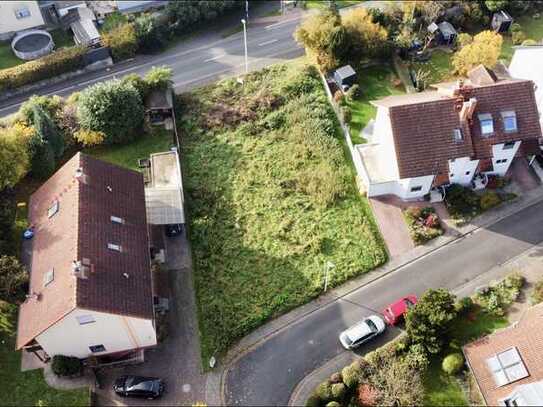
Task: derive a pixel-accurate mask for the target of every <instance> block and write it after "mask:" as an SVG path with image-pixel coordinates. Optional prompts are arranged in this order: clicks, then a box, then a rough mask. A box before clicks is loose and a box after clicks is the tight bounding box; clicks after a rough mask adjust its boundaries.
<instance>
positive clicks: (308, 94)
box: [179, 61, 386, 364]
mask: <svg viewBox="0 0 543 407" xmlns="http://www.w3.org/2000/svg"><path fill="white" fill-rule="evenodd" d="M300 92H301V93H302V94H304V96H301V95H300V94H299V93H300ZM181 104H182V105H183V106H184V112H185V114H184V115H183V117H182V118H180V120H179V123H180V124H181V126H182V127H183V129H182V134H183V135H184V136H183V138H182V157H183V159H182V162H183V174H184V178H185V180H184V181H185V194H186V196H185V198H186V203H187V211H188V214H189V216H188V217H189V219H190V224H189V228H188V230H189V238H190V240H191V245H192V252H193V261H194V278H195V286H196V292H197V302H198V314H199V324H200V338H201V343H202V356H203V360H204V361H206V364H207V360H208V358H209V357H210V356H211V355H214V354H217V355H220V354H221V353H223V352H224V351H226V350H227V349H228V347H229V346H230V345H231V344H232V343H233V342H234V341H235V340H237V339H239V338H240V337H242V336H243V335H245V334H247V333H249V332H250V331H251V330H253V329H254V328H256V327H258V326H259V325H262V324H263V323H264V322H266V321H267V320H269V319H270V318H272V317H274V316H277V315H279V314H282V313H284V312H285V311H288V310H289V309H292V308H294V307H296V306H299V305H301V304H304V303H306V302H307V301H309V300H310V299H312V298H314V297H316V296H318V295H319V294H320V293H322V290H323V270H324V266H325V264H326V262H327V261H331V262H332V263H333V264H334V265H335V267H334V268H333V269H332V270H331V273H330V286H337V285H339V284H341V283H343V282H344V281H346V280H347V279H349V278H351V277H354V276H356V275H360V274H362V273H365V272H367V271H369V270H371V269H373V268H375V267H377V266H378V265H380V264H382V263H383V262H384V261H385V260H386V252H385V250H384V247H383V243H382V241H381V238H380V237H379V235H378V232H377V229H376V226H375V223H374V221H373V218H372V215H371V211H370V210H369V207H368V203H367V201H366V200H365V199H364V198H362V197H361V196H360V194H359V193H358V192H357V190H356V187H355V183H354V174H353V172H352V169H351V166H350V164H349V161H348V160H349V159H348V158H347V157H346V156H345V153H344V150H343V144H342V137H341V134H340V133H339V132H337V131H336V128H337V127H336V125H337V123H336V119H335V115H334V113H333V111H332V109H331V107H330V105H329V104H328V101H327V98H326V95H325V93H324V89H323V88H322V84H321V82H320V79H319V77H318V76H317V74H316V72H315V71H314V70H308V69H307V68H305V67H303V66H301V64H300V62H298V61H296V62H294V63H289V64H286V65H276V66H274V67H272V68H268V69H265V70H262V71H259V72H256V73H253V74H250V75H249V77H247V78H246V79H245V83H244V84H243V86H241V85H239V84H237V83H236V80H235V79H229V80H224V81H221V82H219V83H218V84H215V85H211V86H207V87H204V88H201V89H198V90H196V91H194V92H192V93H191V94H186V95H183V97H182V101H181Z"/></svg>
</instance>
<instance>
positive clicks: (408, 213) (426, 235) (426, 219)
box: [403, 206, 443, 244]
mask: <svg viewBox="0 0 543 407" xmlns="http://www.w3.org/2000/svg"><path fill="white" fill-rule="evenodd" d="M403 214H404V218H405V221H406V223H407V226H408V228H409V233H410V235H411V238H412V239H413V241H414V242H415V244H424V243H426V242H428V241H429V240H432V239H434V238H436V237H438V236H441V235H442V234H443V230H442V229H441V224H440V222H439V217H438V216H437V215H436V213H435V209H434V208H432V207H430V206H429V207H425V208H418V207H413V206H412V207H409V208H407V209H406V210H405V211H404V212H403Z"/></svg>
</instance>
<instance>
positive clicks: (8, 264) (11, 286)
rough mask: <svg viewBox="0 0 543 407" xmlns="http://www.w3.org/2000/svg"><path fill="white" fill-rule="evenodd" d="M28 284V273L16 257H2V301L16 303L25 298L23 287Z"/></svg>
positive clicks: (0, 293) (0, 282)
mask: <svg viewBox="0 0 543 407" xmlns="http://www.w3.org/2000/svg"><path fill="white" fill-rule="evenodd" d="M27 282H28V273H27V272H26V269H25V267H24V266H23V265H22V264H21V263H19V260H17V258H16V257H13V256H0V300H2V301H6V302H15V301H16V300H18V299H19V298H21V297H23V298H24V290H23V286H24V285H25V284H26V283H27Z"/></svg>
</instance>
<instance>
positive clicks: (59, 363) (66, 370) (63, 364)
mask: <svg viewBox="0 0 543 407" xmlns="http://www.w3.org/2000/svg"><path fill="white" fill-rule="evenodd" d="M51 368H52V369H53V373H55V374H56V375H57V376H74V375H77V374H80V373H81V370H82V368H83V366H82V364H81V360H79V359H78V358H76V357H72V356H64V355H55V356H53V363H52V365H51Z"/></svg>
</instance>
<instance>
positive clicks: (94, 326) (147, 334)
mask: <svg viewBox="0 0 543 407" xmlns="http://www.w3.org/2000/svg"><path fill="white" fill-rule="evenodd" d="M83 315H90V316H92V317H93V318H94V320H95V322H92V323H88V324H84V325H80V324H79V322H78V320H77V317H78V316H83ZM36 341H37V342H38V343H39V344H40V345H41V347H42V348H43V349H44V350H45V352H47V354H48V355H49V356H51V357H52V356H54V355H66V356H76V357H78V358H86V357H89V356H91V355H95V356H99V355H103V354H108V353H113V352H120V351H125V350H130V349H136V348H143V347H147V346H153V345H156V333H155V329H154V327H153V323H152V321H151V320H148V319H141V318H131V317H123V316H121V315H114V314H107V313H102V312H96V311H90V310H84V309H75V310H74V311H72V312H71V313H69V314H68V315H66V316H65V317H64V318H63V319H61V320H60V321H58V322H57V323H56V324H55V325H53V326H51V327H50V328H48V329H47V330H46V331H45V332H43V333H42V334H40V335H39V336H37V337H36ZM94 345H104V347H105V348H106V350H105V351H104V352H101V353H92V352H91V351H90V349H89V346H94Z"/></svg>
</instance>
